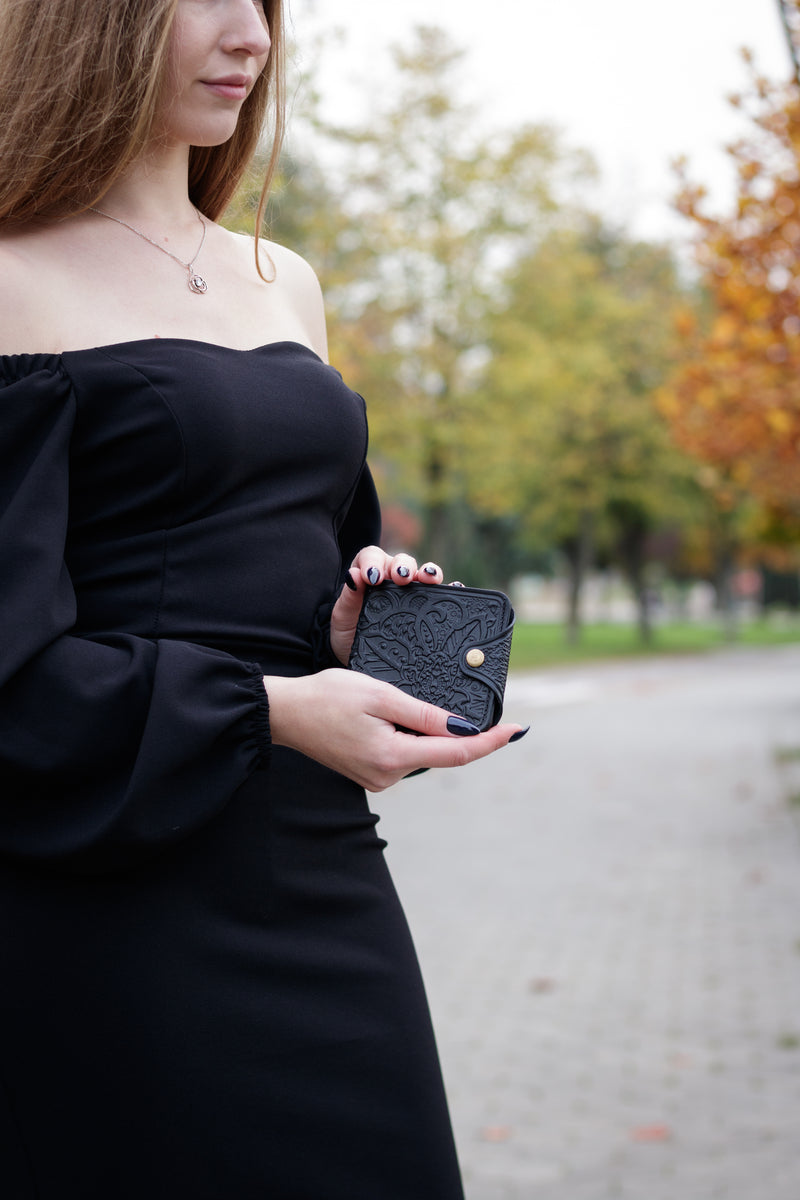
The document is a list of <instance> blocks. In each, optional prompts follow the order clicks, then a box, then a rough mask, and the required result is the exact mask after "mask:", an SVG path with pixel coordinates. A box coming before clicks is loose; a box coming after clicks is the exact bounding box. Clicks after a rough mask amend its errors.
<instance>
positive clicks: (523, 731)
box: [506, 725, 530, 746]
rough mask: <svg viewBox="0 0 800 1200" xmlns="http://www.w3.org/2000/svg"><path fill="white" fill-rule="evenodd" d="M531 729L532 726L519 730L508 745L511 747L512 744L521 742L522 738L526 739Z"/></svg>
mask: <svg viewBox="0 0 800 1200" xmlns="http://www.w3.org/2000/svg"><path fill="white" fill-rule="evenodd" d="M529 729H530V725H526V726H525V728H524V729H518V730H517V732H516V733H512V735H511V737H510V738H509V739H508V741H507V742H506V745H507V746H510V745H511V743H512V742H519V741H521V740H522V738H524V737H525V734H526V733H527V732H528V730H529Z"/></svg>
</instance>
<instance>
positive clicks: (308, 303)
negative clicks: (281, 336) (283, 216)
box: [259, 238, 328, 360]
mask: <svg viewBox="0 0 800 1200" xmlns="http://www.w3.org/2000/svg"><path fill="white" fill-rule="evenodd" d="M259 250H260V255H261V259H262V270H263V271H264V274H265V275H266V276H267V278H268V279H269V278H270V275H271V273H272V272H271V271H270V269H269V268H270V263H271V264H272V267H273V269H274V280H273V286H275V287H277V288H278V289H279V290H280V294H281V299H282V301H284V302H286V303H288V304H289V305H290V307H291V308H292V310H293V312H294V313H295V315H296V316H297V318H298V320H299V321H300V322H301V323H302V325H303V326H304V328H305V329H306V330H307V334H308V339H309V343H310V345H311V346H312V348H313V349H314V350H316V351H317V353H318V354H319V356H320V358H323V359H325V360H327V357H328V336H327V332H326V327H325V305H324V301H323V297H322V288H321V287H320V283H319V279H318V278H317V275H316V272H315V271H314V269H313V267H312V266H311V265H310V263H308V262H307V261H306V260H305V259H304V258H303V257H302V255H300V254H297V253H296V251H294V250H290V249H289V248H288V247H287V246H281V245H280V244H279V243H278V242H271V241H268V240H267V239H266V238H262V239H261V242H260V244H259Z"/></svg>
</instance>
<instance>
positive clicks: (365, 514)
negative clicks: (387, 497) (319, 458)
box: [311, 462, 381, 671]
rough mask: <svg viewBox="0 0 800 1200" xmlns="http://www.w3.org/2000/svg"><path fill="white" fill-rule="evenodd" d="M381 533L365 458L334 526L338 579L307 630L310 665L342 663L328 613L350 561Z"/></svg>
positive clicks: (338, 665) (340, 664)
mask: <svg viewBox="0 0 800 1200" xmlns="http://www.w3.org/2000/svg"><path fill="white" fill-rule="evenodd" d="M380 537H381V510H380V503H379V501H378V493H377V492H376V490H375V482H374V480H373V478H372V473H371V472H370V469H369V467H368V466H367V464H366V462H365V463H364V464H363V467H362V469H361V473H360V475H359V477H358V480H357V482H356V485H355V487H354V489H353V492H352V495H351V497H350V498H349V500H348V502H347V504H346V506H345V508H344V510H343V512H342V514H341V515H340V522H339V525H338V530H337V538H338V542H339V552H340V565H341V569H340V572H339V579H338V581H337V586H336V590H335V593H334V595H333V597H332V598H331V600H330V602H329V603H327V604H324V605H323V606H322V608H320V610H319V612H318V613H317V615H316V618H315V621H314V628H313V629H312V632H311V644H312V651H313V657H314V669H315V670H317V671H322V670H324V669H325V668H326V667H341V666H342V663H340V662H339V659H338V658H337V657H336V655H335V654H334V653H333V650H332V649H331V613H332V612H333V606H334V604H335V603H336V599H337V598H338V595H339V592H341V590H342V588H343V587H344V577H345V573H346V572H347V569H348V567H349V566H350V564H351V562H352V561H353V559H354V558H355V556H356V555H357V554H358V552H359V550H363V549H364V547H365V546H374V545H377V544H378V543H379V542H380Z"/></svg>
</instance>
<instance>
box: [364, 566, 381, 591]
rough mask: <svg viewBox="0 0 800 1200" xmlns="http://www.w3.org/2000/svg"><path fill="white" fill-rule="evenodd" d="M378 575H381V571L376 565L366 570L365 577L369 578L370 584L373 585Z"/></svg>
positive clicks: (378, 577)
mask: <svg viewBox="0 0 800 1200" xmlns="http://www.w3.org/2000/svg"><path fill="white" fill-rule="evenodd" d="M380 577H381V573H380V571H379V570H378V568H377V567H370V569H369V570H368V571H367V579H368V580H369V582H370V583H371V584H372V586H373V587H374V586H375V584H376V583H377V582H378V580H379V579H380Z"/></svg>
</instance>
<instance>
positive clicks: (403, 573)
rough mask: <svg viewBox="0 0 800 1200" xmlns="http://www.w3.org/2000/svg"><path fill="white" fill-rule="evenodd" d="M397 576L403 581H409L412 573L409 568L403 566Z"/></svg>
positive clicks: (398, 569)
mask: <svg viewBox="0 0 800 1200" xmlns="http://www.w3.org/2000/svg"><path fill="white" fill-rule="evenodd" d="M397 574H398V575H399V576H400V578H401V579H408V577H409V575H410V574H411V572H410V570H409V569H408V567H406V566H402V567H398V568H397Z"/></svg>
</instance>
